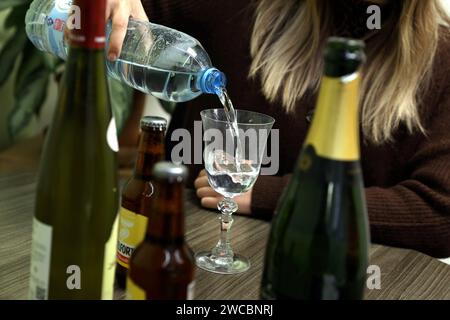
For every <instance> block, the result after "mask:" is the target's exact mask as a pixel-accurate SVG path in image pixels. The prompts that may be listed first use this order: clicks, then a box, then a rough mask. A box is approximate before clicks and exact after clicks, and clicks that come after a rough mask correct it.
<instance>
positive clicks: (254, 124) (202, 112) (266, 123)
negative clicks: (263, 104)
mask: <svg viewBox="0 0 450 320" xmlns="http://www.w3.org/2000/svg"><path fill="white" fill-rule="evenodd" d="M212 111H219V112H223V113H225V111H224V110H223V108H212V109H206V110H202V111H200V116H201V117H202V118H207V119H209V120H211V121H214V122H219V123H225V124H228V121H226V120H218V119H214V118H212V117H210V116H208V115H207V113H208V112H212ZM235 111H236V113H239V112H245V113H250V114H254V115H259V116H261V117H265V118H267V119H268V120H267V121H265V122H263V123H243V122H239V121H238V122H237V124H238V126H239V125H240V126H267V125H269V124H270V125H273V124H274V123H275V118H273V117H271V116H268V115H267V114H264V113H261V112H256V111H249V110H242V109H236V110H235Z"/></svg>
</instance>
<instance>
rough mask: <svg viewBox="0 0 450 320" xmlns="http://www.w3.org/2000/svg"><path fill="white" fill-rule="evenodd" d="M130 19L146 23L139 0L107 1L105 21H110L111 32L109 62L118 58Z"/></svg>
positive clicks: (146, 18) (145, 16) (145, 15)
mask: <svg viewBox="0 0 450 320" xmlns="http://www.w3.org/2000/svg"><path fill="white" fill-rule="evenodd" d="M130 18H135V19H137V20H146V21H148V17H147V14H146V13H145V10H144V7H143V6H142V3H141V0H108V1H107V5H106V20H108V19H112V31H111V38H110V41H109V50H108V59H109V60H111V61H115V60H116V59H117V58H118V57H119V56H120V53H121V51H122V44H123V40H124V39H125V35H126V33H127V27H128V20H129V19H130Z"/></svg>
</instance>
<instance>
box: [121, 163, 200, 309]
mask: <svg viewBox="0 0 450 320" xmlns="http://www.w3.org/2000/svg"><path fill="white" fill-rule="evenodd" d="M186 178H187V169H186V168H185V167H184V166H178V165H174V164H172V163H170V162H160V163H158V164H156V165H155V167H154V170H153V179H154V180H153V181H154V184H155V195H154V197H153V198H152V199H151V200H150V201H146V205H145V206H144V212H145V213H146V214H147V213H148V214H149V219H150V221H151V222H150V223H149V224H148V226H147V234H146V236H145V240H144V241H143V242H142V243H141V244H140V245H139V246H138V247H137V249H136V251H135V252H134V253H133V255H132V257H131V260H130V270H129V272H128V278H127V298H128V299H131V300H190V299H192V298H193V289H194V282H193V280H194V270H195V265H194V257H193V253H192V250H191V249H190V248H189V247H188V245H187V244H186V242H185V241H184V197H183V192H184V181H185V180H186Z"/></svg>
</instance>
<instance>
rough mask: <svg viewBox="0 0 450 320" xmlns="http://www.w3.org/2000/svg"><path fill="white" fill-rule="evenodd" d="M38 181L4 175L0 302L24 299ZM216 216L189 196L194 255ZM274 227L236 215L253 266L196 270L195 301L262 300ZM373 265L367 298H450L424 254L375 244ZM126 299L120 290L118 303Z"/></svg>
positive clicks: (441, 266)
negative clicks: (223, 271)
mask: <svg viewBox="0 0 450 320" xmlns="http://www.w3.org/2000/svg"><path fill="white" fill-rule="evenodd" d="M35 188H36V176H35V174H34V173H32V172H31V173H18V174H9V175H2V176H0V299H24V298H26V295H27V286H28V278H29V266H30V249H31V223H32V215H33V206H34V192H35ZM217 219H218V215H217V213H215V212H212V211H207V210H204V209H202V208H200V207H199V206H198V202H197V200H196V199H195V195H194V193H193V192H192V191H189V190H188V191H187V192H186V230H187V234H186V238H187V241H188V243H189V245H190V246H191V247H192V249H193V250H194V251H199V250H205V249H210V248H212V247H213V246H214V245H215V243H216V241H217V239H218V236H219V235H218V232H219V225H218V221H217ZM269 228H270V225H269V223H267V222H263V221H259V220H255V219H250V218H246V217H242V216H236V217H235V222H234V224H233V229H232V243H233V248H234V249H235V251H236V252H239V253H241V254H244V255H246V256H248V257H249V258H250V260H251V263H252V266H251V268H250V270H249V271H247V272H246V273H244V274H240V275H232V276H228V275H227V276H225V275H217V274H212V273H209V272H206V271H203V270H200V269H198V268H197V271H196V292H195V294H196V296H195V297H196V299H258V295H259V286H260V281H261V272H262V266H263V256H264V252H265V246H266V242H267V238H268V233H269ZM370 263H371V264H374V265H378V266H379V267H380V269H381V289H380V290H367V292H366V299H450V266H449V265H447V264H445V263H442V262H440V261H439V260H437V259H434V258H431V257H429V256H426V255H423V254H421V253H418V252H415V251H412V250H404V249H395V248H389V247H385V246H378V245H374V246H372V247H371V250H370ZM123 296H124V294H123V292H122V291H121V290H116V295H115V298H116V299H122V298H123Z"/></svg>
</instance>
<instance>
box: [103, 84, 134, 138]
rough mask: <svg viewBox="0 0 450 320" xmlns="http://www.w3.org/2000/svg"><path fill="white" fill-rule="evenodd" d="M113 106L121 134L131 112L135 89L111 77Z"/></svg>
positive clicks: (110, 90)
mask: <svg viewBox="0 0 450 320" xmlns="http://www.w3.org/2000/svg"><path fill="white" fill-rule="evenodd" d="M108 82H109V92H110V98H111V108H112V112H113V114H114V117H115V119H116V127H117V133H118V134H120V132H122V129H123V127H124V125H125V122H126V121H127V119H128V117H129V116H130V113H131V110H130V109H131V103H132V101H133V89H132V88H131V87H129V86H127V85H126V84H123V83H121V82H120V81H117V80H114V79H111V78H109V81H108Z"/></svg>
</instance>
